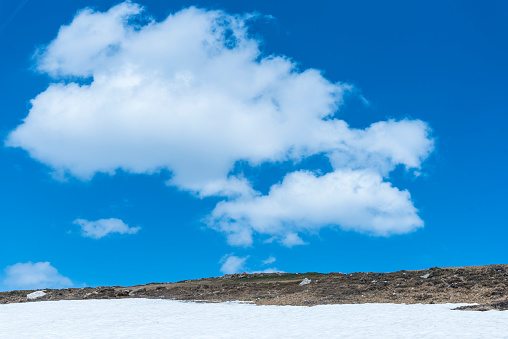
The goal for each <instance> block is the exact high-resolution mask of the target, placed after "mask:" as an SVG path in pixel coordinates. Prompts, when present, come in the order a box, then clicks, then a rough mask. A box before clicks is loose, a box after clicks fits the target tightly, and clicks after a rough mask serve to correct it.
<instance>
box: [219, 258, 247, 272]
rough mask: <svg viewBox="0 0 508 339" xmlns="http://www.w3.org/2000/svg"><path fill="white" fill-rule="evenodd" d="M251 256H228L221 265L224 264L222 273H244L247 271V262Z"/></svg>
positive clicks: (221, 269)
mask: <svg viewBox="0 0 508 339" xmlns="http://www.w3.org/2000/svg"><path fill="white" fill-rule="evenodd" d="M248 258H249V256H246V257H237V256H235V255H232V254H226V255H225V256H224V257H222V259H221V260H220V261H219V263H222V266H221V268H220V271H221V272H222V273H224V274H234V273H239V272H242V271H243V270H244V269H245V262H246V261H247V259H248Z"/></svg>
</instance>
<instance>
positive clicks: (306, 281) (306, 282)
mask: <svg viewBox="0 0 508 339" xmlns="http://www.w3.org/2000/svg"><path fill="white" fill-rule="evenodd" d="M311 281H312V280H310V279H307V278H303V280H302V282H301V283H300V286H303V285H308V284H310V282H311Z"/></svg>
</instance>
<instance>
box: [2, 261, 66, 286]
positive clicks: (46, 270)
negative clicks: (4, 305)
mask: <svg viewBox="0 0 508 339" xmlns="http://www.w3.org/2000/svg"><path fill="white" fill-rule="evenodd" d="M5 273H6V278H5V280H4V285H5V286H6V287H8V288H10V289H41V288H67V287H71V286H72V285H73V284H72V281H71V280H70V279H69V278H67V277H64V276H63V275H61V274H60V273H59V272H58V270H57V269H56V268H54V267H53V266H51V264H50V263H49V262H37V263H32V262H27V263H17V264H15V265H12V266H7V268H6V269H5Z"/></svg>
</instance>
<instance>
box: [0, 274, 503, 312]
mask: <svg viewBox="0 0 508 339" xmlns="http://www.w3.org/2000/svg"><path fill="white" fill-rule="evenodd" d="M34 292H37V291H36V290H22V291H10V292H0V304H7V303H21V302H33V301H47V300H53V301H55V300H87V299H119V298H155V299H171V300H183V301H195V302H225V301H244V302H250V303H255V304H256V305H295V306H314V305H327V304H359V303H405V304H414V303H423V304H433V303H471V304H477V305H474V306H464V307H459V308H457V309H460V310H477V311H486V310H492V309H495V310H508V265H488V266H470V267H450V268H438V267H433V268H430V269H427V270H418V271H398V272H391V273H374V272H357V273H348V274H344V273H327V274H322V273H312V272H311V273H296V274H293V273H255V274H246V273H242V274H233V275H225V276H222V277H213V278H203V279H197V280H184V281H179V282H175V283H150V284H146V285H137V286H129V287H122V286H102V287H85V288H67V289H44V290H42V292H43V293H40V292H37V293H35V294H34ZM29 295H31V297H28V296H29ZM34 296H36V297H34Z"/></svg>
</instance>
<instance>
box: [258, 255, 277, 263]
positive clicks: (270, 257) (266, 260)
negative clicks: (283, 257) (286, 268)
mask: <svg viewBox="0 0 508 339" xmlns="http://www.w3.org/2000/svg"><path fill="white" fill-rule="evenodd" d="M275 260H277V259H276V258H275V257H274V256H269V257H268V258H266V259H265V260H263V261H262V263H263V265H270V264H272V263H274V262H275Z"/></svg>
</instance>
